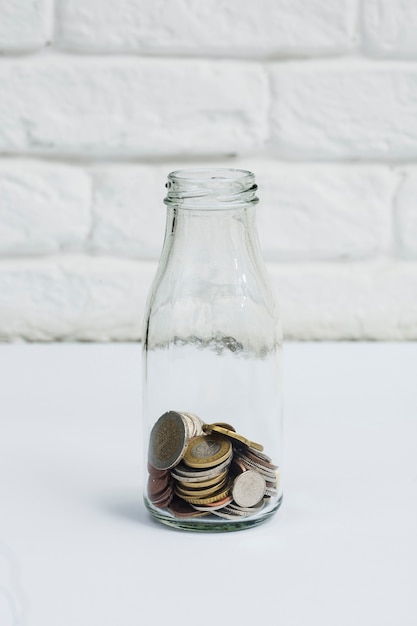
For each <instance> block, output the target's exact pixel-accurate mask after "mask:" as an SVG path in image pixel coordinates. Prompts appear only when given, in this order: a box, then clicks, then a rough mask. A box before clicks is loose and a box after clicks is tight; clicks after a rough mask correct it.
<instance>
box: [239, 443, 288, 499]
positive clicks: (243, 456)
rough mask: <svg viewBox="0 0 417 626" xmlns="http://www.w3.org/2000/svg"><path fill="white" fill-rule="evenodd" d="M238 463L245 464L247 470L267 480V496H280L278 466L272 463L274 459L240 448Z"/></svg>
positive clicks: (251, 449) (250, 449) (256, 451)
mask: <svg viewBox="0 0 417 626" xmlns="http://www.w3.org/2000/svg"><path fill="white" fill-rule="evenodd" d="M235 458H236V461H237V462H240V463H241V464H243V466H244V467H245V468H246V470H251V471H256V472H258V473H259V474H260V475H261V476H263V478H264V479H265V496H267V497H271V496H276V495H277V494H278V479H279V474H278V466H277V465H274V464H273V463H272V459H271V458H270V457H269V456H267V455H266V454H264V453H263V452H260V451H259V450H255V449H253V448H250V447H248V448H243V447H242V448H240V449H237V450H236V452H235Z"/></svg>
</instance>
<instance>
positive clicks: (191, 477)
mask: <svg viewBox="0 0 417 626" xmlns="http://www.w3.org/2000/svg"><path fill="white" fill-rule="evenodd" d="M231 460H232V458H231V457H230V458H228V459H226V460H225V461H223V462H222V463H219V465H216V466H215V467H210V468H208V469H201V470H193V471H188V469H187V465H184V464H183V463H180V464H179V465H177V467H176V468H175V470H174V471H172V472H171V474H172V476H173V477H174V478H176V479H177V480H182V481H183V482H186V481H187V480H188V481H189V482H196V483H198V482H204V481H205V480H208V479H209V478H214V477H215V476H218V475H219V474H221V473H222V471H223V470H224V469H226V467H228V466H229V465H230V462H231Z"/></svg>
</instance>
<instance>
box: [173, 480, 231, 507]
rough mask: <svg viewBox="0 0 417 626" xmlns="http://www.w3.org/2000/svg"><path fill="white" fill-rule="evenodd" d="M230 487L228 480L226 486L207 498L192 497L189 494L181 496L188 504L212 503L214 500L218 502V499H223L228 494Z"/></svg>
mask: <svg viewBox="0 0 417 626" xmlns="http://www.w3.org/2000/svg"><path fill="white" fill-rule="evenodd" d="M230 488H231V483H230V481H228V482H227V485H226V487H224V488H223V489H221V490H220V491H218V492H217V493H215V494H213V495H212V496H209V497H208V498H193V497H189V496H183V497H184V500H185V501H186V502H189V504H197V505H200V504H203V505H204V504H213V503H214V502H218V501H219V500H223V499H224V498H226V497H227V496H228V495H229V491H230Z"/></svg>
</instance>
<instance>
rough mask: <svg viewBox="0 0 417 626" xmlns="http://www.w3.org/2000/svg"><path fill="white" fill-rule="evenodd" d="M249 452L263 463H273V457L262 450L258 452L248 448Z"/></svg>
mask: <svg viewBox="0 0 417 626" xmlns="http://www.w3.org/2000/svg"><path fill="white" fill-rule="evenodd" d="M248 450H250V452H252V454H253V455H255V456H257V457H259V458H260V459H261V460H262V461H265V463H272V459H271V457H269V456H268V455H267V454H265V452H261V451H260V450H257V449H256V448H251V447H250V446H249V447H248Z"/></svg>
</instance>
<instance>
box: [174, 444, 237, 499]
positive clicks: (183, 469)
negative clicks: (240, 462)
mask: <svg viewBox="0 0 417 626" xmlns="http://www.w3.org/2000/svg"><path fill="white" fill-rule="evenodd" d="M232 454H233V447H232V444H231V443H230V441H229V440H228V439H227V438H226V437H221V436H217V435H216V436H209V435H200V436H198V437H194V438H192V439H190V441H189V443H188V447H187V450H186V452H185V454H184V457H183V462H182V463H181V464H179V465H178V466H177V467H176V468H174V469H173V470H172V471H171V476H172V477H173V478H174V479H175V481H176V485H175V493H176V495H177V496H179V497H180V498H182V499H183V500H185V501H186V502H188V503H189V504H191V505H192V506H193V507H203V510H206V507H207V508H208V510H209V511H210V510H211V507H213V506H217V505H218V504H219V503H220V502H223V500H224V499H225V498H228V497H229V491H230V479H229V475H228V474H229V471H228V467H229V465H230V462H231V460H232ZM197 510H201V508H199V509H197Z"/></svg>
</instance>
